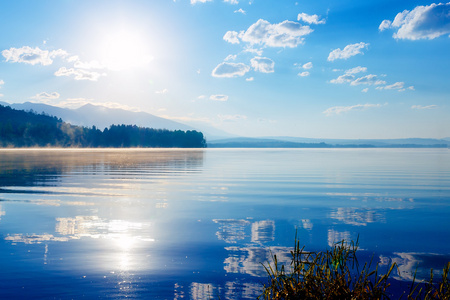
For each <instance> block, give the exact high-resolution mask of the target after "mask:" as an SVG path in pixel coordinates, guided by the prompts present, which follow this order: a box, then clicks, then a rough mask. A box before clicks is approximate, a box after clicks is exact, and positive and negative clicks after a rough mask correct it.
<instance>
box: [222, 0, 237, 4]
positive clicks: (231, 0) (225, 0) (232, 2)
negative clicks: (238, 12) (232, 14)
mask: <svg viewBox="0 0 450 300" xmlns="http://www.w3.org/2000/svg"><path fill="white" fill-rule="evenodd" d="M223 2H226V3H230V4H239V1H238V0H223Z"/></svg>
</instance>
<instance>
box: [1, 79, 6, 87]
mask: <svg viewBox="0 0 450 300" xmlns="http://www.w3.org/2000/svg"><path fill="white" fill-rule="evenodd" d="M4 84H5V82H4V81H3V79H0V88H1V87H2V86H3V85H4Z"/></svg>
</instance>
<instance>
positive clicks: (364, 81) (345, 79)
mask: <svg viewBox="0 0 450 300" xmlns="http://www.w3.org/2000/svg"><path fill="white" fill-rule="evenodd" d="M366 71H367V68H366V67H361V66H358V67H355V68H352V69H348V70H346V71H344V74H343V75H340V76H339V77H338V78H335V79H331V80H330V82H331V83H334V84H344V83H349V84H350V85H352V86H358V85H374V86H377V87H376V89H377V90H397V91H399V92H403V91H406V90H411V91H414V86H409V87H407V88H406V87H405V83H404V82H396V83H394V84H390V85H387V82H386V81H385V80H382V79H380V78H379V77H386V75H384V74H382V75H380V76H378V75H375V74H368V75H365V76H361V77H357V76H356V74H359V73H362V72H366ZM367 91H368V89H366V88H365V89H363V90H362V92H364V93H366V92H367Z"/></svg>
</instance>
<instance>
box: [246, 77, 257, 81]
mask: <svg viewBox="0 0 450 300" xmlns="http://www.w3.org/2000/svg"><path fill="white" fill-rule="evenodd" d="M253 80H255V78H253V77H249V78H245V81H253Z"/></svg>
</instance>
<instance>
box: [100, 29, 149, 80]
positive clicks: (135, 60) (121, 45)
mask: <svg viewBox="0 0 450 300" xmlns="http://www.w3.org/2000/svg"><path fill="white" fill-rule="evenodd" d="M100 55H101V57H102V63H103V64H104V65H105V66H106V67H108V68H109V69H112V70H118V71H119V70H125V69H131V68H139V67H143V66H145V65H146V64H148V63H149V62H150V61H151V60H152V59H153V57H152V56H151V55H150V53H149V45H148V44H147V42H146V41H145V39H144V38H143V37H142V36H140V35H139V34H138V33H137V32H133V31H127V30H120V31H117V32H114V33H112V34H108V35H106V36H105V37H104V39H103V41H102V42H101V43H100Z"/></svg>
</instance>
